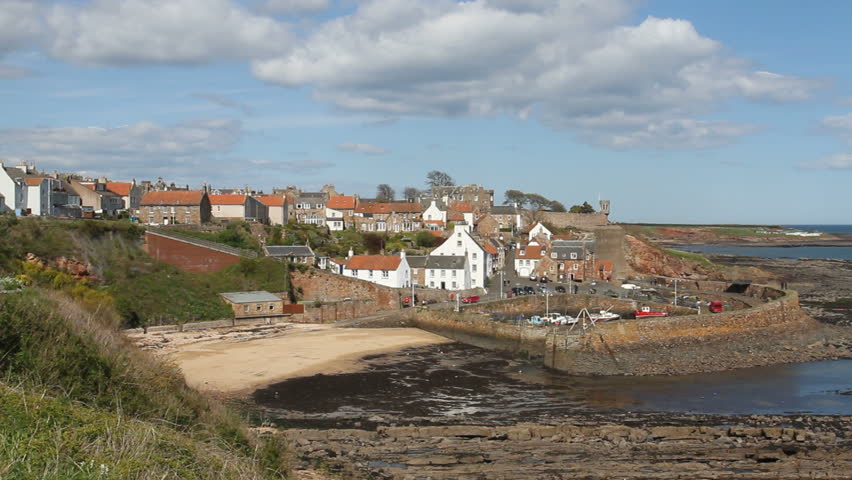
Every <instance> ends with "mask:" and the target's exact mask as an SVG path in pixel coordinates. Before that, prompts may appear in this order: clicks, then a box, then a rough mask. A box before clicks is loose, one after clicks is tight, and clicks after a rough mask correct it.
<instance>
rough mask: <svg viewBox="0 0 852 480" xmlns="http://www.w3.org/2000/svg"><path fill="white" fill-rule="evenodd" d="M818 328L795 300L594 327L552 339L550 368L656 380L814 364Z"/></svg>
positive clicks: (790, 297)
mask: <svg viewBox="0 0 852 480" xmlns="http://www.w3.org/2000/svg"><path fill="white" fill-rule="evenodd" d="M819 327H820V325H819V323H818V322H817V321H816V320H814V319H812V318H811V317H809V316H808V315H807V314H806V313H805V312H804V311H802V310H801V308H800V307H799V301H798V295H797V294H796V293H795V292H786V295H785V296H784V297H782V298H780V299H778V300H774V301H770V302H768V303H765V304H762V305H759V306H757V307H754V308H749V309H745V310H736V311H730V312H723V313H718V314H712V313H705V314H701V315H692V316H686V317H668V318H654V319H644V320H641V321H637V320H632V321H622V322H611V323H600V324H597V325H596V326H595V328H594V330H592V331H590V332H588V333H587V334H586V335H583V336H581V337H572V336H569V335H564V334H562V333H559V332H552V333H551V334H550V335H548V338H547V340H546V348H545V365H546V366H548V367H551V368H555V369H557V370H562V371H566V372H570V373H574V374H579V375H624V374H631V375H656V374H685V373H697V372H708V371H720V370H729V369H733V368H742V367H749V366H758V365H770V364H774V363H786V362H789V361H803V360H807V359H811V357H810V356H809V355H805V354H804V353H803V352H804V351H803V350H802V349H803V348H805V347H806V346H807V345H809V344H813V343H814V342H820V341H821V337H820V334H819Z"/></svg>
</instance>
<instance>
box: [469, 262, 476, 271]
mask: <svg viewBox="0 0 852 480" xmlns="http://www.w3.org/2000/svg"><path fill="white" fill-rule="evenodd" d="M470 269H471V270H473V271H474V272H475V271H476V264H475V263H474V264H473V265H471V267H470Z"/></svg>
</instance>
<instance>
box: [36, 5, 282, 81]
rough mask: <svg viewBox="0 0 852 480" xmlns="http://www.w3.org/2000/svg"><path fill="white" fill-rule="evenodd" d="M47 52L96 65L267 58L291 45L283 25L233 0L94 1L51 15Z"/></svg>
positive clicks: (59, 9) (59, 7) (54, 10)
mask: <svg viewBox="0 0 852 480" xmlns="http://www.w3.org/2000/svg"><path fill="white" fill-rule="evenodd" d="M46 16H47V23H48V26H49V34H48V35H47V37H48V38H47V39H46V42H45V43H46V48H47V50H48V51H49V52H50V53H51V54H52V55H53V56H55V57H58V58H60V59H63V60H67V61H71V62H77V63H83V64H96V65H116V64H117V65H121V64H134V63H165V64H173V63H199V62H206V61H212V60H219V59H223V58H225V59H240V58H262V57H266V56H270V55H273V54H281V53H282V52H284V51H286V48H287V47H288V46H289V42H290V35H289V33H288V31H287V28H286V27H285V25H284V24H282V23H279V22H277V21H275V20H273V19H271V18H268V17H264V16H259V15H255V14H253V13H251V12H249V11H247V10H246V9H244V8H241V7H239V6H237V5H235V4H234V3H232V2H230V1H229V0H92V1H90V2H88V3H85V4H82V5H79V6H76V5H74V6H72V5H59V4H57V5H55V6H53V7H52V8H50V9H49V11H48V12H47V13H46Z"/></svg>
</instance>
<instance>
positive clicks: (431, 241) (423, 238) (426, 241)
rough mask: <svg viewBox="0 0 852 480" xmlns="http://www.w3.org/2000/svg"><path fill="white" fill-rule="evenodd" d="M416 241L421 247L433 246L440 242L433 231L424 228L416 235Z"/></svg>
mask: <svg viewBox="0 0 852 480" xmlns="http://www.w3.org/2000/svg"><path fill="white" fill-rule="evenodd" d="M414 242H415V243H417V246H418V247H420V248H432V247H434V246H435V244H436V243H438V239H437V238H435V235H432V233H430V232H427V231H425V230H422V231H419V232H417V234H415V235H414Z"/></svg>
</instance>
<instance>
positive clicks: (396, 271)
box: [343, 252, 411, 288]
mask: <svg viewBox="0 0 852 480" xmlns="http://www.w3.org/2000/svg"><path fill="white" fill-rule="evenodd" d="M343 275H344V276H346V277H351V278H357V279H359V280H366V281H368V282H372V283H376V284H378V285H384V286H385V287H393V288H403V287H410V286H411V268H410V267H409V266H408V262H407V261H406V258H405V252H400V254H399V255H352V256H350V257H349V259H348V260H347V261H346V265H344V267H343Z"/></svg>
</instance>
